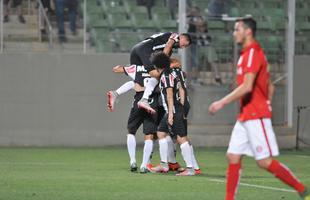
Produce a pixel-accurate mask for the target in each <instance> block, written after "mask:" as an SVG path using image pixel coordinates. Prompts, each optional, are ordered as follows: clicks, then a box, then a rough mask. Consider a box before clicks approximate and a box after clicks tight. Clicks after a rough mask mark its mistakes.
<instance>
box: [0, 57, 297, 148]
mask: <svg viewBox="0 0 310 200" xmlns="http://www.w3.org/2000/svg"><path fill="white" fill-rule="evenodd" d="M128 61H129V55H128V54H115V53H113V54H102V55H98V54H93V55H80V54H78V55H75V54H66V55H64V54H33V53H29V54H26V53H23V54H2V55H0V110H1V114H0V146H69V147H72V146H107V145H125V143H126V133H127V131H126V123H127V117H128V113H129V110H130V107H131V104H132V97H133V93H130V94H127V95H123V96H122V97H121V98H120V100H119V103H117V106H116V111H115V112H113V113H109V112H107V110H106V92H107V91H108V90H110V89H115V88H117V87H118V86H120V85H121V84H122V83H124V82H126V81H128V80H130V79H129V78H128V77H126V76H123V75H117V74H113V73H112V70H111V69H112V67H113V66H115V65H117V64H126V63H128ZM281 91H282V92H281ZM283 91H284V90H283V89H280V92H277V93H276V94H277V96H276V98H278V99H279V100H280V99H283ZM227 92H229V90H228V89H227V88H224V87H223V88H221V87H195V88H192V89H191V90H190V93H191V102H192V109H191V113H190V119H189V122H190V126H189V134H190V136H191V140H192V143H193V144H195V146H226V145H227V144H228V141H229V137H230V133H231V129H232V127H233V124H234V122H235V116H236V114H237V110H238V108H237V106H236V105H230V106H229V107H227V108H225V110H223V111H221V112H220V113H218V115H216V116H215V117H211V116H210V115H208V112H207V109H208V105H209V104H210V102H211V101H213V100H215V99H217V98H219V97H220V96H223V95H224V94H226V93H227ZM275 102H282V103H283V101H275ZM275 106H277V105H275ZM193 113H195V114H193ZM275 116H279V117H283V114H281V113H275ZM277 118H278V117H277ZM280 121H281V120H280ZM276 132H277V134H278V142H279V144H280V146H281V147H285V148H289V147H293V146H294V145H295V142H294V138H295V135H294V133H293V131H292V130H291V129H286V128H283V127H276ZM137 138H138V143H139V144H142V142H143V137H142V134H141V130H140V131H139V132H138V137H137Z"/></svg>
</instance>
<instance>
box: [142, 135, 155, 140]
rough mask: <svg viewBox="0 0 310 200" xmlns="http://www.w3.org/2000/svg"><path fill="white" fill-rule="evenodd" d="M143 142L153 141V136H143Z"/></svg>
mask: <svg viewBox="0 0 310 200" xmlns="http://www.w3.org/2000/svg"><path fill="white" fill-rule="evenodd" d="M144 140H153V134H146V135H144Z"/></svg>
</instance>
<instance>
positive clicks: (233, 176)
mask: <svg viewBox="0 0 310 200" xmlns="http://www.w3.org/2000/svg"><path fill="white" fill-rule="evenodd" d="M240 175H241V164H240V163H238V164H229V166H228V169H227V175H226V176H227V177H226V179H227V182H226V200H234V199H235V195H236V193H237V189H238V184H239V179H240Z"/></svg>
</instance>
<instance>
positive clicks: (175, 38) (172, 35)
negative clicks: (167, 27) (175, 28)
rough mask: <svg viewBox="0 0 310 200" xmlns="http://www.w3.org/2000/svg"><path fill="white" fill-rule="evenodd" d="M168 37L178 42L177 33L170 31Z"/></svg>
mask: <svg viewBox="0 0 310 200" xmlns="http://www.w3.org/2000/svg"><path fill="white" fill-rule="evenodd" d="M170 39H172V40H174V42H175V43H178V42H179V35H178V34H177V33H172V34H171V36H170Z"/></svg>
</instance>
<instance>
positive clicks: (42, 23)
mask: <svg viewBox="0 0 310 200" xmlns="http://www.w3.org/2000/svg"><path fill="white" fill-rule="evenodd" d="M37 3H38V5H39V6H38V32H39V41H42V32H41V30H42V28H44V30H46V29H47V34H48V41H49V48H52V47H53V27H52V25H51V23H50V20H49V19H48V17H47V15H46V12H45V9H44V7H43V4H42V2H41V0H37ZM42 17H43V19H42Z"/></svg>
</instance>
